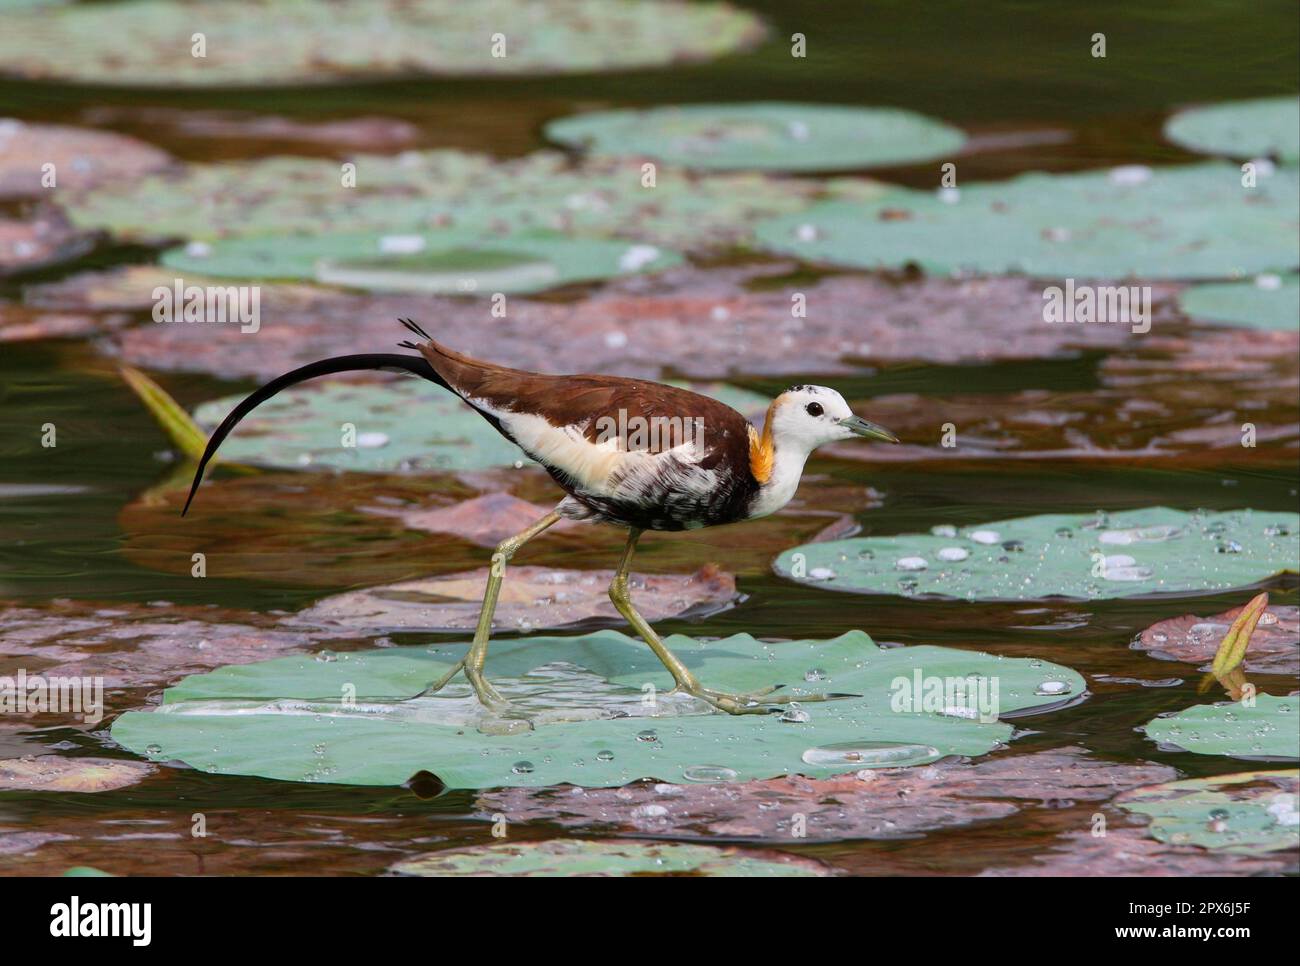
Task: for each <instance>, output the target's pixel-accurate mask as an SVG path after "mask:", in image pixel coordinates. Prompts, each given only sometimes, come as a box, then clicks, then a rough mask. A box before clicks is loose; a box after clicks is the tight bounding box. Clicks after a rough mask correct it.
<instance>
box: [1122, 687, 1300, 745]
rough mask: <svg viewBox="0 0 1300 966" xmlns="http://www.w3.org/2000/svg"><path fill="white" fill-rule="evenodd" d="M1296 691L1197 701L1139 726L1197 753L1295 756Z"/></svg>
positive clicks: (1299, 736) (1298, 729)
mask: <svg viewBox="0 0 1300 966" xmlns="http://www.w3.org/2000/svg"><path fill="white" fill-rule="evenodd" d="M1297 706H1300V696H1296V695H1290V696H1287V697H1277V696H1275V695H1272V694H1259V695H1255V696H1254V697H1253V698H1251V699H1250V700H1247V701H1221V702H1218V703H1215V704H1198V705H1194V706H1192V707H1190V708H1186V709H1185V710H1183V711H1171V712H1169V713H1168V714H1163V715H1160V716H1159V717H1158V718H1156V719H1155V720H1153V721H1149V722H1147V724H1146V725H1144V726H1143V729H1142V730H1143V731H1145V732H1146V736H1147V737H1148V738H1150V739H1151V740H1152V741H1157V742H1160V743H1161V744H1162V745H1168V746H1171V747H1173V748H1178V749H1180V750H1183V751H1190V752H1193V753H1195V754H1198V755H1227V756H1230V757H1233V758H1245V759H1250V760H1255V761H1281V760H1288V759H1291V760H1293V759H1296V758H1300V726H1298V725H1297V724H1296V720H1297V717H1296V716H1297V714H1300V712H1297V710H1296V708H1297Z"/></svg>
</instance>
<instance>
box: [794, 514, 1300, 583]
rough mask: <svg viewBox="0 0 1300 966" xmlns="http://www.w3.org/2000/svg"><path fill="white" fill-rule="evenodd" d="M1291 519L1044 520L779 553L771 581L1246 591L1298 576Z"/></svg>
mask: <svg viewBox="0 0 1300 966" xmlns="http://www.w3.org/2000/svg"><path fill="white" fill-rule="evenodd" d="M1298 530H1300V514H1296V513H1282V512H1277V513H1273V512H1267V513H1266V512H1263V511H1251V510H1237V511H1232V512H1228V513H1209V512H1202V511H1196V512H1192V513H1187V512H1184V511H1182V510H1171V509H1169V508H1167V507H1148V508H1146V509H1142V510H1125V511H1123V512H1121V513H1111V514H1105V513H1099V514H1095V515H1087V514H1077V513H1049V514H1043V515H1041V516H1032V517H1018V518H1015V519H1011V520H997V521H994V522H992V523H987V524H983V525H981V526H971V527H963V528H961V529H960V530H958V529H957V528H955V527H935V528H934V530H933V531H932V532H930V533H904V534H898V535H897V536H888V537H854V538H852V539H848V540H833V541H829V542H825V543H812V544H805V545H804V546H800V547H795V548H794V549H792V550H787V551H785V552H784V553H782V554H781V555H780V556H779V557H778V558H777V560H776V563H775V565H774V566H775V569H776V572H777V573H778V574H780V575H781V576H783V577H789V578H791V579H792V580H797V581H799V582H801V583H806V584H814V585H816V586H819V587H825V588H827V589H828V590H844V591H852V592H857V593H867V594H902V595H905V596H911V595H918V594H928V595H935V596H939V597H956V598H965V599H967V600H1036V599H1039V598H1043V597H1071V598H1085V599H1094V600H1099V599H1103V600H1104V599H1108V598H1116V597H1136V596H1139V595H1149V594H1180V593H1189V592H1193V591H1207V590H1214V591H1218V590H1229V589H1234V588H1239V587H1249V586H1251V585H1252V584H1256V583H1258V582H1260V581H1261V580H1266V579H1268V578H1269V577H1272V576H1273V575H1275V574H1277V573H1279V572H1281V571H1286V570H1291V571H1294V570H1300V544H1298V543H1297V541H1296V538H1295V536H1294V534H1295V533H1297V531H1298Z"/></svg>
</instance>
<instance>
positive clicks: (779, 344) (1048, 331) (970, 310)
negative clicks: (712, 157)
mask: <svg viewBox="0 0 1300 966" xmlns="http://www.w3.org/2000/svg"><path fill="white" fill-rule="evenodd" d="M788 268H789V266H788V265H782V264H780V263H777V264H772V265H751V266H746V267H742V268H713V269H698V268H681V269H672V270H669V271H667V272H663V273H660V274H658V275H655V276H649V277H644V278H631V279H625V280H621V281H616V282H612V283H609V284H607V285H605V286H604V287H602V288H601V289H600V290H598V291H595V292H592V293H591V294H590V295H589V297H586V298H582V299H581V300H578V301H570V300H565V301H540V300H534V299H528V298H511V299H510V300H509V303H508V307H507V310H506V314H505V317H504V318H498V317H494V316H493V315H492V314H491V309H492V306H491V303H490V302H489V301H487V300H482V301H473V302H467V301H466V300H465V299H459V298H458V299H452V298H437V297H431V298H417V297H414V296H398V295H389V296H381V295H361V294H353V293H344V292H337V291H330V290H327V289H313V288H311V287H308V286H291V285H274V284H264V285H262V286H261V302H260V305H261V316H262V318H261V325H260V328H259V330H258V331H257V332H256V334H252V333H241V332H240V331H239V327H238V326H236V325H233V324H227V325H219V324H208V325H185V324H180V323H175V324H161V325H160V324H147V325H142V326H139V327H136V328H133V329H131V330H129V331H126V332H124V333H121V335H120V336H118V337H116V338H115V339H114V342H113V347H114V351H116V352H117V353H118V354H120V355H121V356H122V357H123V358H124V359H125V360H126V361H128V362H131V363H132V364H134V365H139V366H142V367H145V368H148V369H150V370H154V371H157V370H178V371H191V372H195V371H197V372H210V373H212V374H214V375H218V376H223V377H227V378H234V377H256V378H271V377H274V376H277V375H279V374H280V373H281V372H285V371H287V370H288V369H291V368H294V367H295V366H299V365H303V364H305V363H307V362H312V361H315V360H316V359H320V358H324V357H326V356H330V355H342V354H346V353H352V352H376V351H386V350H388V349H389V348H391V347H392V346H393V344H394V343H395V342H396V341H398V339H399V338H403V337H405V333H404V332H402V331H401V329H400V327H399V326H398V325H397V322H396V320H397V319H398V318H403V317H411V318H414V319H417V320H418V321H419V322H420V323H421V325H423V326H424V327H425V328H426V329H427V330H428V331H429V333H430V334H431V335H432V336H433V337H434V338H436V339H438V340H439V341H444V342H446V343H447V344H448V345H453V346H455V347H456V348H457V349H459V350H460V351H462V352H466V353H468V354H470V355H473V356H476V357H478V358H482V359H488V360H491V361H493V362H497V363H499V364H501V365H508V366H512V367H514V368H519V369H527V370H531V371H537V372H574V371H581V372H601V373H608V374H611V375H626V376H641V377H650V378H663V377H664V375H665V374H667V373H670V372H675V373H679V374H682V375H685V376H689V377H692V378H698V379H719V378H726V377H727V376H728V375H731V374H734V373H745V374H749V375H770V376H789V377H791V378H803V377H806V376H807V375H808V374H810V373H814V374H819V375H822V376H825V377H828V378H829V377H832V376H833V375H835V374H848V373H863V372H864V371H866V367H867V366H869V365H871V364H873V363H889V362H899V361H907V360H925V361H930V362H936V363H970V362H992V361H996V360H1002V359H1025V358H1031V357H1035V356H1068V355H1070V354H1072V353H1074V352H1076V351H1077V350H1079V349H1087V348H1116V347H1120V346H1123V345H1125V344H1126V343H1128V342H1130V340H1132V339H1133V336H1132V335H1131V334H1130V333H1129V331H1128V329H1127V328H1125V327H1121V326H1109V325H1107V326H1102V325H1095V326H1063V325H1047V324H1045V323H1044V322H1043V320H1042V305H1043V300H1042V292H1041V288H1040V287H1037V286H1033V285H1031V284H1029V283H1027V282H1024V281H1021V280H1017V279H980V280H971V281H945V280H937V279H924V280H917V281H912V282H903V281H900V280H898V279H891V278H887V277H877V276H869V275H868V276H859V275H853V276H849V275H845V276H832V277H829V278H824V279H822V280H820V281H814V280H809V281H808V282H807V283H804V282H802V281H791V280H788V279H782V278H781V273H782V272H783V271H786V270H788ZM175 275H176V273H175V272H171V271H166V270H161V269H146V268H133V269H129V270H119V271H117V272H114V273H107V274H100V275H89V276H85V277H82V278H78V279H74V280H71V281H69V282H68V283H66V284H62V285H58V286H43V287H41V288H40V289H39V290H36V291H34V292H31V293H29V295H28V298H29V300H32V301H34V302H36V303H37V304H39V305H42V306H44V307H47V308H49V309H52V310H53V309H67V310H73V309H75V308H77V307H79V306H81V305H84V304H85V303H86V302H87V301H88V300H90V301H91V304H93V305H96V306H113V307H117V306H120V305H122V304H123V302H130V303H131V304H134V305H135V307H136V308H137V310H138V311H141V312H144V311H145V310H147V309H148V308H149V307H150V306H152V304H153V302H152V297H151V294H150V293H152V291H153V289H154V288H155V287H156V286H159V285H161V286H163V287H165V288H168V289H170V288H171V287H172V286H173V284H174V278H175ZM185 282H186V284H188V285H199V286H202V285H205V284H208V283H207V282H206V281H205V280H203V279H202V278H195V277H190V276H188V275H187V277H186V279H185ZM215 284H224V283H215ZM1167 294H1168V292H1167V290H1157V296H1158V297H1160V298H1163V297H1165V296H1166V295H1167ZM800 303H802V304H803V308H802V309H801V310H800V311H803V312H805V313H806V315H805V317H799V316H798V315H796V314H795V310H796V309H798V308H799V305H800ZM475 320H478V321H480V322H481V323H482V324H467V323H472V322H474V321H475ZM1292 355H1294V352H1293V353H1292ZM1013 405H1016V406H1018V405H1020V404H1019V403H1014V404H1013ZM917 415H925V413H920V414H913V418H916V416H917ZM932 422H933V420H932ZM936 425H937V423H936Z"/></svg>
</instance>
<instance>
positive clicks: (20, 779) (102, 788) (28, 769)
mask: <svg viewBox="0 0 1300 966" xmlns="http://www.w3.org/2000/svg"><path fill="white" fill-rule="evenodd" d="M155 771H157V767H156V766H154V765H151V764H148V763H146V762H142V761H125V760H123V761H116V760H112V759H106V758H85V757H77V758H69V757H63V756H60V755H32V756H29V757H26V758H6V759H0V793H3V792H5V791H20V792H61V793H67V792H109V791H113V790H114V789H117V788H125V787H127V786H128V785H134V784H136V783H137V782H140V781H142V780H143V779H145V778H147V777H149V776H150V775H152V774H153V773H154V772H155ZM0 801H3V799H2V798H0Z"/></svg>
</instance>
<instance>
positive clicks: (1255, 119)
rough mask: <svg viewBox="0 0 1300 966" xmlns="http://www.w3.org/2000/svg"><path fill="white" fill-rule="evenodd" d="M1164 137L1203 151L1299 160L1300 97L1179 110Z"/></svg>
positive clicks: (1235, 156)
mask: <svg viewBox="0 0 1300 966" xmlns="http://www.w3.org/2000/svg"><path fill="white" fill-rule="evenodd" d="M1165 137H1167V138H1169V140H1171V141H1173V142H1174V143H1175V144H1181V145H1182V146H1183V147H1185V148H1189V149H1191V150H1192V151H1200V152H1201V153H1202V154H1219V155H1223V156H1224V157H1228V158H1258V157H1275V158H1278V159H1280V160H1282V161H1285V162H1295V161H1300V99H1297V98H1294V97H1263V98H1260V99H1258V100H1253V101H1231V102H1229V103H1227V104H1213V105H1210V106H1209V107H1194V108H1191V109H1189V110H1186V111H1179V112H1178V113H1177V114H1175V115H1174V116H1173V117H1171V118H1170V119H1169V120H1168V121H1167V122H1166V123H1165Z"/></svg>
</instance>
